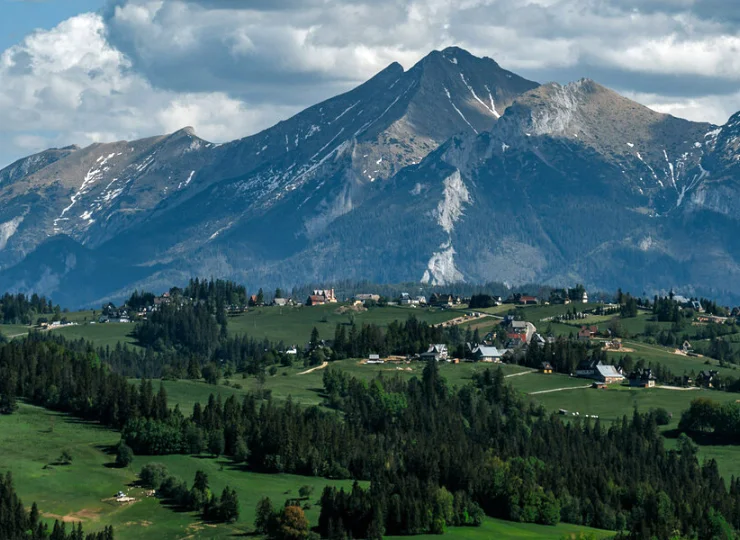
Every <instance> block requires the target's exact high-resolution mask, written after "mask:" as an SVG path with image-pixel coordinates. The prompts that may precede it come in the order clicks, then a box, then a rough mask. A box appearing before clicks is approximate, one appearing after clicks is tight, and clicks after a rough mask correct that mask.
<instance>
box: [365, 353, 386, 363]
mask: <svg viewBox="0 0 740 540" xmlns="http://www.w3.org/2000/svg"><path fill="white" fill-rule="evenodd" d="M367 363H368V364H382V363H383V360H382V359H381V358H380V355H379V354H371V355H368V357H367Z"/></svg>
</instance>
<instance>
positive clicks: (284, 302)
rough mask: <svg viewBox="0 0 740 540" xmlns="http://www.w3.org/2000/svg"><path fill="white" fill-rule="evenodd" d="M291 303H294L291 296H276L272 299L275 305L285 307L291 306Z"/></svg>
mask: <svg viewBox="0 0 740 540" xmlns="http://www.w3.org/2000/svg"><path fill="white" fill-rule="evenodd" d="M291 304H292V300H291V299H290V298H275V299H274V300H273V301H272V305H273V306H278V307H285V306H289V305H291Z"/></svg>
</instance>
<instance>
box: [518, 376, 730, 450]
mask: <svg viewBox="0 0 740 540" xmlns="http://www.w3.org/2000/svg"><path fill="white" fill-rule="evenodd" d="M533 397H534V399H535V400H536V401H537V402H539V403H541V404H542V405H544V406H545V408H547V409H549V410H552V411H557V410H558V409H566V410H568V411H572V412H580V413H581V415H584V414H589V415H598V416H599V418H600V419H601V420H602V423H603V422H604V421H607V422H611V421H615V420H621V418H622V417H623V416H624V415H627V416H631V415H632V412H633V411H634V410H635V409H637V410H638V411H640V412H647V411H649V410H650V409H652V408H656V407H662V408H664V409H666V410H667V411H668V412H669V413H672V414H673V421H672V422H671V425H670V426H668V428H675V427H676V426H677V425H678V421H679V420H680V418H681V413H682V412H683V411H685V410H686V409H688V408H689V405H690V404H691V401H692V400H694V399H697V398H710V399H712V400H715V401H719V402H728V401H733V402H734V401H735V400H736V399H737V396H736V395H735V394H730V393H728V392H720V391H714V390H669V389H665V388H634V389H633V388H628V387H620V386H618V385H612V386H610V387H609V388H608V389H606V390H597V389H593V388H588V389H582V390H568V391H563V392H553V393H549V394H539V395H536V396H533ZM739 449H740V448H739Z"/></svg>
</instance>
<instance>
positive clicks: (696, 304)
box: [691, 300, 704, 313]
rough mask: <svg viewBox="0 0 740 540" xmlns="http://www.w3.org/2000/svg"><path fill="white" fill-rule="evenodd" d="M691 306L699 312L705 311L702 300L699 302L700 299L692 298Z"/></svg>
mask: <svg viewBox="0 0 740 540" xmlns="http://www.w3.org/2000/svg"><path fill="white" fill-rule="evenodd" d="M691 307H692V308H694V311H696V312H697V313H704V308H703V307H702V306H701V302H699V301H698V300H692V301H691Z"/></svg>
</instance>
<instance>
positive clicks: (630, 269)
mask: <svg viewBox="0 0 740 540" xmlns="http://www.w3.org/2000/svg"><path fill="white" fill-rule="evenodd" d="M738 141H740V114H739V115H736V116H735V117H733V118H732V119H731V120H730V122H728V124H727V125H725V126H722V127H718V126H713V125H710V124H703V123H696V122H689V121H686V120H681V119H678V118H674V117H672V116H669V115H664V114H660V113H657V112H655V111H652V110H650V109H648V108H646V107H644V106H642V105H639V104H637V103H635V102H632V101H630V100H628V99H626V98H624V97H623V96H620V95H619V94H617V93H616V92H614V91H612V90H609V89H607V88H605V87H603V86H601V85H599V84H598V83H596V82H594V81H590V80H587V79H583V80H580V81H576V82H574V83H570V84H568V85H565V86H562V85H558V84H554V83H550V84H545V85H541V86H540V85H538V84H537V83H533V82H531V81H527V80H526V79H523V78H521V77H518V76H517V75H515V74H513V73H511V72H508V71H506V70H504V69H502V68H501V67H500V66H499V65H498V64H496V63H495V62H494V61H493V60H490V59H480V58H476V57H474V56H472V55H470V54H469V53H467V52H465V51H463V50H461V49H458V48H450V49H445V50H444V51H435V52H433V53H431V54H430V55H429V56H427V57H426V58H424V59H423V60H421V61H420V62H419V63H418V64H417V65H415V66H414V67H413V68H411V69H409V70H408V71H404V70H403V68H402V67H401V66H400V65H398V64H392V65H390V66H389V67H388V68H386V69H385V70H383V71H381V72H380V73H379V74H378V75H376V76H375V77H373V78H372V79H370V80H369V81H368V82H366V83H364V84H362V85H360V86H359V87H357V88H355V89H354V90H351V91H350V92H347V93H346V94H343V95H340V96H337V97H335V98H332V99H330V100H327V101H325V102H323V103H320V104H317V105H315V106H313V107H310V108H309V109H306V110H305V111H303V112H302V113H299V114H298V115H296V116H295V117H293V118H291V119H289V120H286V121H284V122H280V123H279V124H277V125H276V126H274V127H273V128H270V129H268V130H265V131H263V132H261V133H258V134H256V135H253V136H250V137H247V138H245V139H241V140H238V141H233V142H231V143H227V144H223V145H218V144H213V143H210V142H207V141H204V140H202V139H199V138H198V137H197V136H196V135H195V134H194V132H193V131H192V130H191V129H184V130H181V131H179V132H177V133H175V134H172V135H170V136H165V137H154V138H150V139H144V140H142V141H135V142H130V143H129V142H120V143H112V144H105V145H93V146H91V147H88V148H85V149H79V148H76V147H70V148H67V149H62V150H50V151H47V152H45V153H42V154H39V155H37V156H32V157H31V158H27V160H22V161H21V162H18V163H16V164H14V165H13V166H11V167H9V168H7V169H4V170H3V171H0V200H2V201H3V202H4V204H3V210H0V266H1V267H2V268H4V271H3V272H2V273H0V286H3V287H5V288H9V289H18V290H36V291H38V292H44V293H46V294H51V295H56V296H55V299H56V298H57V297H58V296H59V294H60V291H64V290H74V289H80V288H81V289H83V290H84V291H85V293H84V294H77V295H76V296H75V299H76V301H79V302H80V303H87V302H92V303H97V302H100V301H101V300H103V299H107V298H112V297H120V296H124V295H126V294H127V293H128V292H129V291H130V290H131V289H132V288H133V287H139V288H154V289H156V288H157V287H159V288H166V287H169V286H171V284H172V283H177V282H179V281H183V280H186V279H187V278H189V277H190V276H192V275H201V276H207V275H214V276H215V275H218V276H224V277H231V278H234V279H239V280H241V281H245V282H247V283H252V284H254V285H257V284H259V285H263V286H272V285H281V286H286V285H292V284H299V283H305V282H309V281H313V282H320V281H330V280H338V279H343V278H356V279H370V280H375V281H386V282H388V281H394V282H398V281H408V280H416V281H420V282H424V283H432V284H447V283H451V282H455V281H461V280H465V281H468V282H480V281H492V280H495V281H508V282H509V283H511V284H519V283H524V282H531V281H540V282H547V283H552V284H563V283H564V284H569V283H572V282H573V281H580V282H584V283H586V284H587V286H589V287H597V288H605V289H608V288H611V287H615V286H617V285H621V286H623V287H630V288H631V289H632V290H633V291H638V290H640V292H642V290H645V291H648V290H651V291H652V290H658V289H660V288H661V287H663V288H665V287H671V286H675V287H683V288H684V289H685V290H689V289H690V290H702V291H709V290H712V291H720V294H725V295H734V294H738V295H740V289H739V290H738V291H735V290H734V287H733V286H732V285H730V284H726V282H727V280H729V279H734V276H736V274H737V273H738V272H740V264H738V262H737V261H738V258H739V257H740V248H738V249H737V250H736V248H735V244H736V242H735V241H734V240H733V238H734V235H733V234H731V233H732V230H733V227H736V219H737V217H736V216H737V215H740V214H738V213H737V210H738V208H737V206H738V204H740V203H738V202H737V201H740V197H738V188H740V186H738V184H737V180H738V178H740V176H738V167H737V162H738V159H737V156H738V145H739V143H738ZM697 228H698V230H699V231H700V232H701V234H698V233H697ZM705 234H706V242H705V243H704V244H703V245H697V244H696V241H695V240H696V238H697V237H701V236H703V235H705ZM64 238H66V239H64ZM707 249H709V250H710V255H707V252H706V250H707ZM718 261H721V262H722V267H721V269H719V270H718V269H717V262H718ZM381 262H382V264H379V263H381ZM103 268H108V269H111V268H115V271H108V272H106V271H104V270H102V269H103ZM653 268H654V269H655V272H653ZM718 279H721V281H722V286H718V283H717V280H718ZM62 294H64V293H62Z"/></svg>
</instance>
